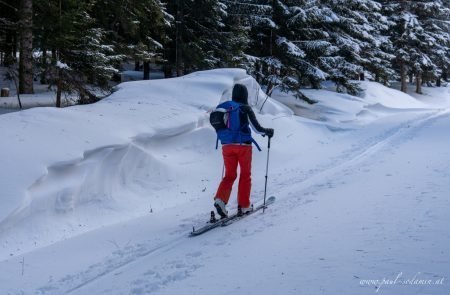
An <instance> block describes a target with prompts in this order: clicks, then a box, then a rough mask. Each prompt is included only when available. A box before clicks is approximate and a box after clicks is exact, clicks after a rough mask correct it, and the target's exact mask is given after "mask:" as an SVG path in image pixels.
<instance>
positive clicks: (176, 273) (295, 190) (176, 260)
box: [37, 110, 449, 294]
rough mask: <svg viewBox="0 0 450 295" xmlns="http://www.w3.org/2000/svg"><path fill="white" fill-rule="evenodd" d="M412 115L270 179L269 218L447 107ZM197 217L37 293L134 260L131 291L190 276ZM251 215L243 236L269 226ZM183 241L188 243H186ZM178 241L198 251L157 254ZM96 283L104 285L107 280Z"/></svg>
mask: <svg viewBox="0 0 450 295" xmlns="http://www.w3.org/2000/svg"><path fill="white" fill-rule="evenodd" d="M417 113H418V115H417V116H415V117H414V118H412V119H411V118H410V119H408V120H407V121H405V122H401V123H400V124H398V125H396V126H394V127H391V128H388V129H387V130H384V131H383V132H382V133H381V134H379V135H378V136H377V137H373V138H370V139H368V140H367V141H366V142H362V143H359V144H358V145H357V146H353V147H352V148H351V149H349V150H347V151H345V152H344V153H343V154H341V155H340V156H339V157H337V158H334V159H330V163H329V164H328V165H326V166H322V167H318V168H316V169H314V170H310V171H307V172H303V171H301V170H299V171H296V172H297V174H296V175H294V176H292V177H290V178H289V179H287V180H286V179H285V180H283V181H277V180H276V179H274V180H271V184H270V186H271V191H276V192H277V193H276V195H277V202H276V206H275V207H274V208H271V209H270V210H271V212H270V216H271V218H272V219H275V218H277V217H278V216H280V215H282V210H281V208H287V207H289V208H291V209H292V208H296V207H298V206H304V205H306V204H308V203H310V202H314V201H315V199H314V198H316V197H317V195H318V193H319V191H320V190H322V189H327V188H333V187H334V186H339V178H340V177H339V175H349V174H351V173H354V172H355V169H358V168H359V167H361V166H362V165H363V163H364V161H366V160H367V159H368V158H370V157H373V156H374V155H376V154H377V153H380V152H381V151H385V150H387V149H392V147H393V146H394V145H400V144H402V143H404V142H405V141H408V140H411V139H412V138H413V137H414V136H415V134H416V133H417V132H419V131H420V130H421V129H423V128H426V127H427V126H430V125H432V124H433V123H434V122H435V121H437V120H439V119H440V118H442V117H444V116H448V115H449V112H448V111H447V110H438V111H426V112H425V113H423V112H417ZM291 172H294V171H291ZM199 218H200V217H197V216H195V217H191V218H187V219H185V220H184V221H185V226H181V227H180V228H179V229H176V230H174V231H173V232H172V233H171V234H169V237H171V238H170V239H167V240H165V241H160V243H159V244H158V245H154V244H153V243H149V244H136V245H129V246H127V247H125V248H123V249H120V250H118V251H117V252H115V253H112V255H111V256H110V258H109V259H107V260H105V261H101V262H98V263H95V264H93V265H91V266H90V267H89V268H88V269H86V270H85V271H83V272H81V273H77V274H73V275H67V276H65V277H63V278H62V279H60V280H58V281H56V282H49V283H48V284H47V285H45V286H43V287H41V288H39V289H37V294H59V293H64V294H84V293H83V292H85V288H86V287H89V286H91V285H95V284H96V283H99V281H104V280H109V281H113V280H114V277H116V276H118V277H120V275H121V274H122V273H124V272H126V271H127V270H128V271H129V270H130V268H132V267H133V265H135V264H144V265H147V268H148V269H149V270H148V271H146V272H143V273H141V274H140V276H138V277H136V278H135V279H134V280H132V281H130V282H128V283H129V284H130V294H151V293H154V292H156V291H158V290H160V289H161V288H163V287H164V286H167V285H168V284H172V283H174V282H175V281H179V280H184V279H186V278H187V277H189V276H191V275H193V273H195V271H196V270H197V269H199V268H201V267H203V266H204V265H205V263H206V261H207V260H208V257H204V256H205V253H203V252H202V247H201V245H204V246H206V245H208V244H209V242H208V241H207V240H205V239H202V238H201V237H196V238H188V237H187V234H188V231H189V222H192V224H195V223H196V222H198V220H200V219H199ZM255 219H259V220H258V221H262V224H259V225H258V226H257V227H255V228H252V229H251V230H249V232H247V233H245V234H244V236H247V235H249V234H250V235H252V234H256V233H258V232H261V231H263V230H264V228H266V227H270V226H271V224H273V220H272V219H270V220H267V218H264V217H261V216H255ZM173 236H175V238H173ZM216 238H217V236H214V238H212V240H213V241H214V240H215V242H214V243H216V244H217V246H220V245H223V244H226V243H227V239H226V238H219V239H216ZM187 244H188V246H186V245H187ZM180 245H184V247H186V249H189V248H191V247H193V248H195V247H197V248H199V250H198V251H190V252H189V253H186V254H185V256H182V257H180V255H178V254H175V256H174V257H173V259H170V260H169V261H166V260H165V259H164V258H161V257H159V258H158V256H159V255H160V254H164V255H165V256H168V257H172V255H170V252H171V251H173V250H175V249H177V248H178V246H180ZM174 252H176V251H174ZM158 262H159V263H160V264H158ZM152 265H153V266H156V265H158V267H151V266H152ZM99 285H100V286H102V285H103V286H105V285H107V283H105V284H99ZM88 290H89V289H88ZM111 292H112V293H114V290H113V289H108V288H106V289H104V290H103V292H102V293H104V294H108V293H111Z"/></svg>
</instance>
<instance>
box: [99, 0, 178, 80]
mask: <svg viewBox="0 0 450 295" xmlns="http://www.w3.org/2000/svg"><path fill="white" fill-rule="evenodd" d="M93 17H94V18H95V19H96V22H97V25H98V26H99V27H101V28H103V29H104V30H105V31H106V32H107V40H109V42H111V43H112V44H114V46H115V50H116V52H117V53H120V54H122V55H124V56H125V57H126V58H127V59H131V60H134V61H135V62H136V63H137V65H139V64H140V63H141V62H143V63H144V77H143V78H144V79H149V77H150V76H149V74H150V72H149V71H150V63H151V62H159V63H161V62H162V61H163V43H164V42H165V41H166V40H165V38H166V36H165V30H166V28H167V27H168V26H169V25H170V23H169V22H170V20H171V19H172V16H171V15H169V14H167V12H166V8H165V5H164V4H163V3H162V2H161V1H159V0H139V1H138V0H124V1H120V2H119V3H118V2H117V1H115V0H98V1H96V2H95V6H94V9H93ZM136 70H139V67H137V69H136Z"/></svg>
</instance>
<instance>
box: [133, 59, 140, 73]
mask: <svg viewBox="0 0 450 295" xmlns="http://www.w3.org/2000/svg"><path fill="white" fill-rule="evenodd" d="M140 68H141V63H140V62H139V61H138V60H136V61H135V62H134V70H135V71H139V70H140Z"/></svg>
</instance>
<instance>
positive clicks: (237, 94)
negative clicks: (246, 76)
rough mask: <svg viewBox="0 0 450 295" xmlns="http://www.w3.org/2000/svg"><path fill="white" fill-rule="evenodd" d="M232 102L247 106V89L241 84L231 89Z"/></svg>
mask: <svg viewBox="0 0 450 295" xmlns="http://www.w3.org/2000/svg"><path fill="white" fill-rule="evenodd" d="M231 97H232V99H233V101H235V102H239V103H242V104H248V102H247V98H248V92H247V87H245V86H244V85H242V84H235V85H234V87H233V94H232V95H231Z"/></svg>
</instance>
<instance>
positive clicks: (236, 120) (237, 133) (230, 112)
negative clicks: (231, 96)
mask: <svg viewBox="0 0 450 295" xmlns="http://www.w3.org/2000/svg"><path fill="white" fill-rule="evenodd" d="M241 112H242V111H241V104H240V103H237V102H234V101H226V102H224V103H221V104H219V105H218V106H217V107H216V109H215V110H214V111H212V112H211V115H210V116H209V122H210V123H211V125H212V126H213V127H214V129H215V130H216V133H217V140H216V149H217V148H218V146H219V140H220V142H221V143H222V144H229V143H240V144H242V143H243V142H248V141H251V142H252V143H254V144H255V146H256V147H257V148H258V150H259V151H261V149H260V147H259V145H258V144H257V143H256V141H255V140H254V139H253V138H252V135H251V131H250V126H249V124H248V123H246V124H244V125H243V126H241V119H240V113H241Z"/></svg>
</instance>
